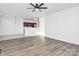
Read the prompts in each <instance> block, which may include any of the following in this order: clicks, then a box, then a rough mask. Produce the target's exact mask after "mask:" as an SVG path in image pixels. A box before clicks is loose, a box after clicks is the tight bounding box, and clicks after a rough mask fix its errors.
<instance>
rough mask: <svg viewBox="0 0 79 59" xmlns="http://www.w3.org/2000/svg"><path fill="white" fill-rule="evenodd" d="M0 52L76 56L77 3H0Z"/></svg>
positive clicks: (78, 32)
mask: <svg viewBox="0 0 79 59" xmlns="http://www.w3.org/2000/svg"><path fill="white" fill-rule="evenodd" d="M0 56H79V3H31V2H30V3H0Z"/></svg>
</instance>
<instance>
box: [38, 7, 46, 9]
mask: <svg viewBox="0 0 79 59" xmlns="http://www.w3.org/2000/svg"><path fill="white" fill-rule="evenodd" d="M39 9H47V7H39Z"/></svg>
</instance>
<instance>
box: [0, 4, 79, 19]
mask: <svg viewBox="0 0 79 59" xmlns="http://www.w3.org/2000/svg"><path fill="white" fill-rule="evenodd" d="M43 6H45V7H48V9H47V10H42V12H39V11H36V12H32V10H31V9H29V10H28V9H27V8H28V7H32V6H30V5H29V3H0V15H11V16H19V17H23V18H31V17H41V16H44V15H48V14H51V13H55V12H57V11H61V10H64V9H68V8H71V7H76V6H79V4H78V3H45V5H43Z"/></svg>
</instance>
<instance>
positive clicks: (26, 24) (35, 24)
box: [23, 22, 37, 27]
mask: <svg viewBox="0 0 79 59" xmlns="http://www.w3.org/2000/svg"><path fill="white" fill-rule="evenodd" d="M23 26H24V27H37V23H34V22H23Z"/></svg>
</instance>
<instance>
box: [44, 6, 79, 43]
mask: <svg viewBox="0 0 79 59" xmlns="http://www.w3.org/2000/svg"><path fill="white" fill-rule="evenodd" d="M45 35H46V36H47V37H50V38H55V39H58V40H62V41H66V42H70V43H74V44H79V7H74V8H70V9H67V10H63V11H60V12H56V13H54V14H51V15H48V16H46V17H45Z"/></svg>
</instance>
